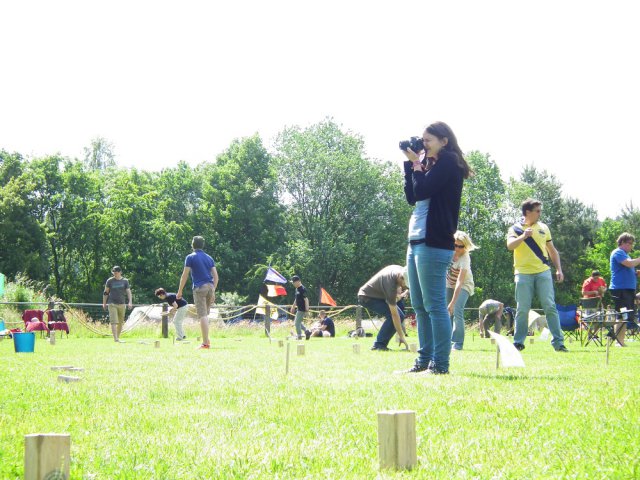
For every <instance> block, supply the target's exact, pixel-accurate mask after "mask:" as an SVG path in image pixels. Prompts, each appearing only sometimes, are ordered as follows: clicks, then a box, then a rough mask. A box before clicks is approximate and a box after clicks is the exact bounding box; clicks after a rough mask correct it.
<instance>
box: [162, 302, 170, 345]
mask: <svg viewBox="0 0 640 480" xmlns="http://www.w3.org/2000/svg"><path fill="white" fill-rule="evenodd" d="M161 316H162V338H169V304H168V303H167V302H164V303H163V304H162V314H161Z"/></svg>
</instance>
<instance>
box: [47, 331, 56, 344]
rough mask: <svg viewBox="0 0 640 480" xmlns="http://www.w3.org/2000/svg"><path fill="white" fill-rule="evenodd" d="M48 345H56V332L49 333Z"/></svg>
mask: <svg viewBox="0 0 640 480" xmlns="http://www.w3.org/2000/svg"><path fill="white" fill-rule="evenodd" d="M49 343H50V344H51V345H55V344H56V332H55V331H54V332H49Z"/></svg>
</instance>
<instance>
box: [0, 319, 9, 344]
mask: <svg viewBox="0 0 640 480" xmlns="http://www.w3.org/2000/svg"><path fill="white" fill-rule="evenodd" d="M5 337H7V338H10V337H11V332H10V331H9V330H8V329H7V326H6V325H5V324H4V318H0V340H4V339H5Z"/></svg>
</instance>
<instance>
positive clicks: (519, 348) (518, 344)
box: [513, 343, 524, 352]
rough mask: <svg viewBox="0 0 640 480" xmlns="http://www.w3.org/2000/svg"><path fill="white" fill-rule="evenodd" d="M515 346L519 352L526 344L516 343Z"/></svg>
mask: <svg viewBox="0 0 640 480" xmlns="http://www.w3.org/2000/svg"><path fill="white" fill-rule="evenodd" d="M513 346H514V347H516V350H518V351H519V352H521V351H522V350H524V345H523V344H521V343H514V344H513Z"/></svg>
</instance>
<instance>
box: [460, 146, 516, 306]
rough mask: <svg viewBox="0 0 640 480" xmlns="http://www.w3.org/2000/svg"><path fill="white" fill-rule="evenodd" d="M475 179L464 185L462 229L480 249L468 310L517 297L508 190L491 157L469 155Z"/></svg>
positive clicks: (474, 264)
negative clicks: (507, 240)
mask: <svg viewBox="0 0 640 480" xmlns="http://www.w3.org/2000/svg"><path fill="white" fill-rule="evenodd" d="M466 159H467V162H468V163H469V165H470V166H471V168H472V169H473V171H474V175H473V176H472V177H470V178H469V179H467V180H466V181H465V183H464V188H463V191H462V202H461V208H460V221H459V223H458V229H459V230H463V231H465V232H467V233H468V234H469V235H470V236H471V239H472V240H473V242H474V243H475V244H476V245H478V246H479V247H480V248H479V249H478V250H476V251H474V252H473V253H472V271H473V276H474V281H475V284H476V290H477V292H476V295H474V296H473V297H471V299H470V300H469V303H468V306H469V307H471V306H478V305H479V304H480V303H482V301H483V300H486V299H488V298H494V299H498V300H501V301H503V302H507V303H510V300H509V299H511V298H512V297H513V258H512V254H511V252H509V251H508V250H507V248H506V244H505V238H506V232H507V229H508V227H509V225H510V223H508V222H507V221H506V217H507V215H506V213H505V202H506V186H505V184H504V182H503V181H502V179H501V177H500V169H499V168H498V166H497V165H496V163H495V162H494V161H493V160H491V157H490V156H489V155H488V154H482V153H480V152H477V151H474V152H470V153H469V154H467V155H466Z"/></svg>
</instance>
